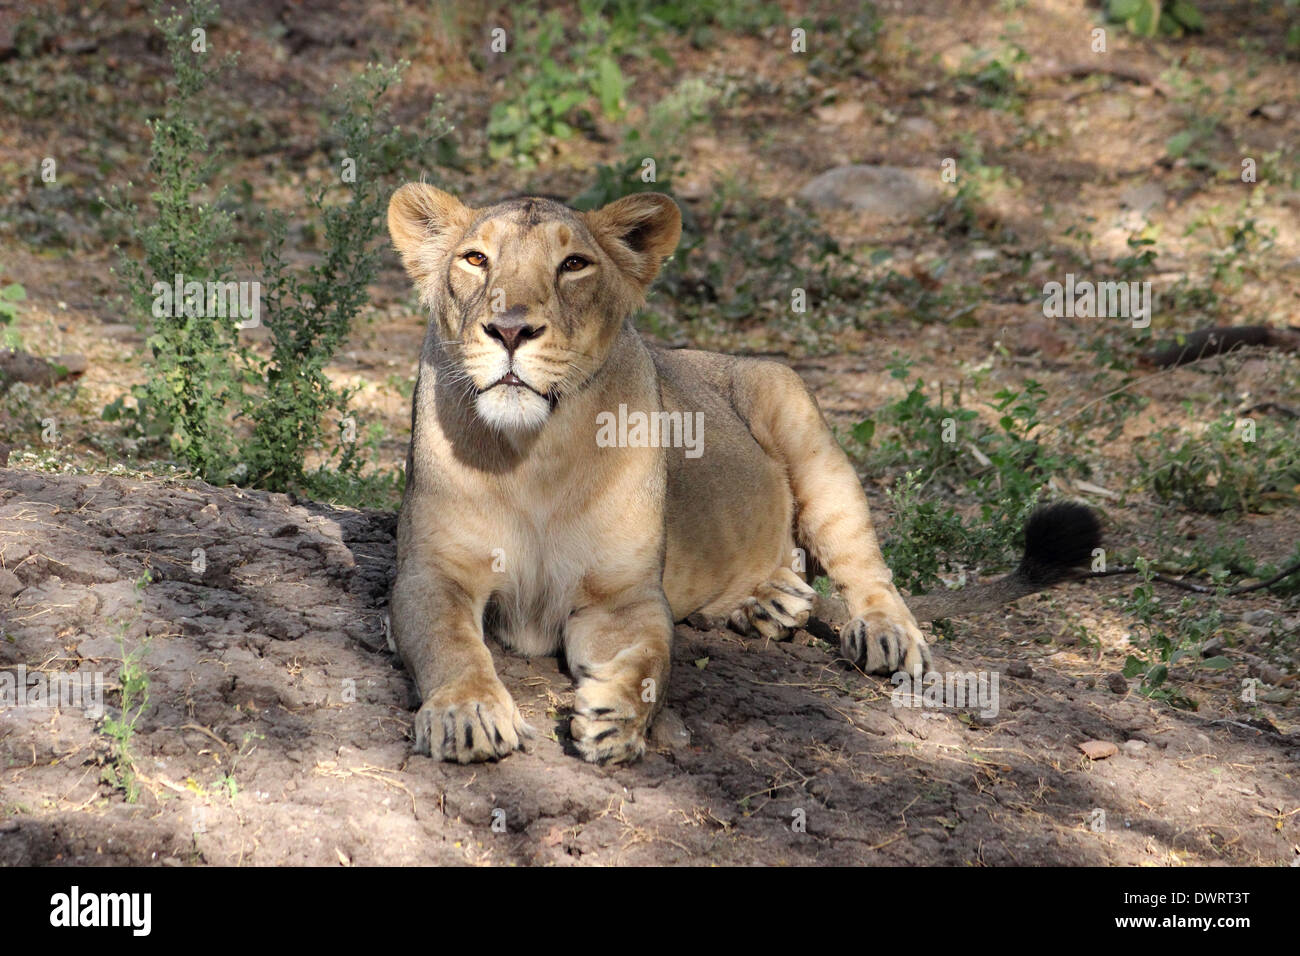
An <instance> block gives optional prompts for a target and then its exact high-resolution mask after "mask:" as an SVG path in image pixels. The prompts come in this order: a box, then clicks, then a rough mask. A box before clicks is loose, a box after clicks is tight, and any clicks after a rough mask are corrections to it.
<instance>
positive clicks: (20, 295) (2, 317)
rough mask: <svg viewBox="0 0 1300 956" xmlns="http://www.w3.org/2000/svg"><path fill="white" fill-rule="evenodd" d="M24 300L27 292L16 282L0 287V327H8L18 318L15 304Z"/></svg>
mask: <svg viewBox="0 0 1300 956" xmlns="http://www.w3.org/2000/svg"><path fill="white" fill-rule="evenodd" d="M26 299H27V290H26V289H24V288H23V287H22V286H21V285H19V284H18V283H17V282H11V283H9V284H8V285H6V286H0V325H8V324H9V323H10V322H12V321H13V320H14V319H16V318H18V305H17V303H19V302H24V301H26Z"/></svg>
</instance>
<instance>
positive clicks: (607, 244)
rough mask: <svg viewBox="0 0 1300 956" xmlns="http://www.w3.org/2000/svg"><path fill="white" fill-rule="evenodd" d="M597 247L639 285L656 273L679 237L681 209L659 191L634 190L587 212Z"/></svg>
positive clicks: (680, 235) (647, 283) (648, 280)
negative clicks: (644, 191)
mask: <svg viewBox="0 0 1300 956" xmlns="http://www.w3.org/2000/svg"><path fill="white" fill-rule="evenodd" d="M587 225H588V227H589V228H590V229H591V234H592V235H593V236H594V237H595V238H596V241H597V242H599V243H600V244H601V247H602V248H603V249H604V250H605V252H606V253H608V254H609V256H610V258H612V259H613V260H614V261H615V262H617V263H618V264H619V266H620V267H621V268H622V269H623V270H624V271H625V272H627V273H628V274H629V275H631V276H632V277H633V278H634V279H636V281H637V282H639V283H640V284H641V285H642V286H648V285H649V284H650V283H651V282H652V281H653V280H654V277H655V276H656V275H657V274H658V273H659V264H660V263H661V262H663V260H664V258H665V257H667V256H670V255H672V254H673V250H674V249H676V248H677V241H678V240H679V239H681V237H682V213H681V210H680V209H678V208H677V203H675V202H673V201H672V199H670V198H669V197H667V196H665V195H663V194H662V193H634V194H632V195H631V196H624V197H623V198H622V199H618V200H615V201H614V202H612V203H610V204H609V205H608V206H602V207H601V208H600V209H597V210H596V211H595V212H590V213H588V214H587Z"/></svg>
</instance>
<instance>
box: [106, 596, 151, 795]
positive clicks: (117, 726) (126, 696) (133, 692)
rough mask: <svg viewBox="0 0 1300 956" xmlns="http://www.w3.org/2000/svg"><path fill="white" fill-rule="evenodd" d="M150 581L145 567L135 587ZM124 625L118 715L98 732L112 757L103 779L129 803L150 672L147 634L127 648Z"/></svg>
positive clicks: (135, 788) (136, 784)
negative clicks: (138, 727) (135, 742)
mask: <svg viewBox="0 0 1300 956" xmlns="http://www.w3.org/2000/svg"><path fill="white" fill-rule="evenodd" d="M150 581H151V577H150V574H149V572H148V571H146V572H145V573H144V574H143V575H141V577H140V578H139V579H138V580H137V581H136V582H135V589H136V591H137V592H139V591H143V590H144V588H145V587H146V586H147V585H148V584H149V583H150ZM127 626H128V625H127V624H121V625H120V633H119V634H118V638H117V643H118V647H119V648H121V653H122V667H121V669H120V670H119V671H118V684H119V688H120V690H119V692H120V694H121V699H120V701H119V707H118V716H116V717H108V716H106V717H105V718H104V721H103V723H102V724H101V726H100V732H101V733H102V734H104V736H105V737H107V738H108V739H109V742H110V752H109V759H110V760H111V761H112V763H111V764H109V765H108V766H106V767H105V768H104V770H103V775H102V776H103V779H104V782H105V783H107V784H109V786H111V787H114V788H115V789H118V790H121V791H122V792H123V793H124V794H125V796H126V800H127V802H128V803H135V801H136V800H137V799H138V798H139V796H140V781H139V777H138V774H137V772H136V768H135V753H134V751H133V750H132V740H133V739H134V737H135V725H136V724H137V723H138V722H139V720H140V716H141V715H142V714H143V713H144V709H145V708H146V707H147V706H149V672H148V670H147V669H146V668H145V664H144V659H145V656H146V655H147V654H148V652H149V638H147V637H146V638H145V639H144V640H143V641H142V642H141V643H140V644H139V645H138V646H136V647H135V648H134V649H133V650H131V651H130V652H128V651H127V649H126V631H127Z"/></svg>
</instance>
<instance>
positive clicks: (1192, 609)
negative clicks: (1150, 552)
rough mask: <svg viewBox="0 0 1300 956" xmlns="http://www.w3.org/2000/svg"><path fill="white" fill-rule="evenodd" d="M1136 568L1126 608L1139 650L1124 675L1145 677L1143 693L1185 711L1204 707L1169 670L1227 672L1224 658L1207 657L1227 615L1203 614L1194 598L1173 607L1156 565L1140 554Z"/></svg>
mask: <svg viewBox="0 0 1300 956" xmlns="http://www.w3.org/2000/svg"><path fill="white" fill-rule="evenodd" d="M1134 566H1135V567H1136V568H1137V571H1138V575H1139V577H1138V582H1137V584H1136V585H1134V587H1133V591H1132V593H1131V594H1130V596H1129V598H1128V599H1127V601H1126V602H1125V610H1126V611H1127V613H1128V614H1129V615H1130V616H1131V617H1132V618H1133V620H1134V627H1133V632H1132V634H1130V636H1129V643H1130V644H1131V645H1133V647H1134V648H1135V651H1136V653H1133V654H1130V655H1129V656H1128V657H1127V659H1126V660H1125V661H1124V676H1125V677H1130V678H1132V677H1140V678H1141V682H1140V683H1139V685H1138V693H1140V694H1142V695H1143V696H1144V697H1150V698H1152V699H1153V700H1162V701H1164V702H1166V703H1168V704H1170V705H1171V706H1173V707H1177V708H1180V709H1183V710H1196V709H1197V708H1198V707H1199V706H1200V705H1199V703H1198V702H1197V701H1196V700H1194V699H1193V698H1191V697H1189V696H1187V695H1186V694H1184V693H1183V692H1182V691H1181V690H1179V689H1178V688H1177V687H1174V686H1171V685H1169V684H1168V683H1167V681H1168V680H1169V677H1170V673H1169V672H1170V669H1171V668H1173V667H1174V666H1176V665H1178V664H1184V665H1185V666H1194V667H1201V668H1205V669H1207V670H1226V669H1227V668H1229V667H1231V666H1232V662H1231V661H1230V660H1229V659H1228V658H1226V657H1223V656H1213V657H1208V658H1202V656H1201V648H1202V646H1203V645H1204V644H1205V642H1206V641H1207V640H1208V639H1209V638H1211V637H1213V636H1216V635H1218V634H1219V633H1220V632H1221V631H1222V629H1223V615H1222V613H1221V612H1220V611H1219V610H1218V608H1210V609H1209V610H1208V611H1205V612H1204V613H1199V614H1198V613H1197V611H1199V610H1200V608H1199V607H1198V606H1197V600H1196V599H1195V598H1191V597H1189V598H1185V599H1184V600H1183V601H1182V602H1181V603H1180V604H1179V606H1178V608H1177V609H1176V610H1175V611H1170V610H1169V609H1168V608H1167V607H1166V606H1165V604H1164V603H1163V602H1162V601H1161V600H1160V599H1159V597H1157V595H1156V593H1155V586H1154V583H1153V581H1154V578H1153V575H1154V570H1153V569H1152V567H1151V563H1150V562H1149V561H1148V560H1147V559H1146V558H1138V559H1137V561H1136V562H1135V565H1134Z"/></svg>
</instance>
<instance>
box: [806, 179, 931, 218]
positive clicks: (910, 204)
mask: <svg viewBox="0 0 1300 956" xmlns="http://www.w3.org/2000/svg"><path fill="white" fill-rule="evenodd" d="M799 196H800V198H801V199H804V200H805V201H807V202H809V203H812V205H814V206H820V207H822V208H826V209H853V210H856V211H858V212H861V213H865V214H867V215H869V216H879V217H881V218H885V219H921V218H924V217H925V216H927V215H929V214H930V213H931V212H933V211H934V210H935V209H937V208H938V207H939V206H940V205H942V204H943V201H944V198H945V197H944V191H943V187H942V183H941V181H940V178H939V169H938V167H935V168H933V169H930V168H921V169H917V168H903V167H901V166H837V167H835V168H834V169H828V170H827V171H826V172H824V173H822V174H821V175H820V176H817V177H816V178H815V179H813V180H812V181H811V182H809V183H808V184H807V185H806V186H804V187H803V189H801V190H799Z"/></svg>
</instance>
